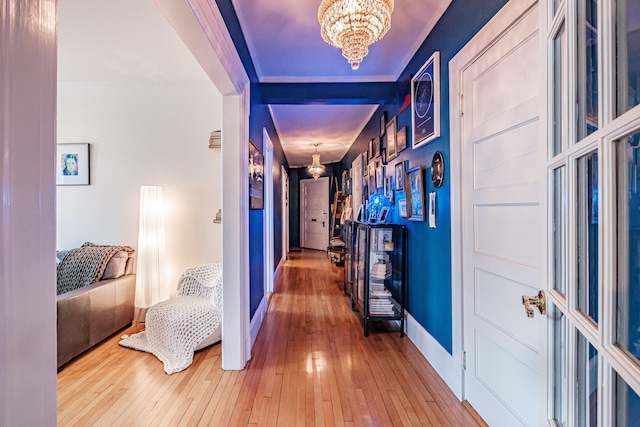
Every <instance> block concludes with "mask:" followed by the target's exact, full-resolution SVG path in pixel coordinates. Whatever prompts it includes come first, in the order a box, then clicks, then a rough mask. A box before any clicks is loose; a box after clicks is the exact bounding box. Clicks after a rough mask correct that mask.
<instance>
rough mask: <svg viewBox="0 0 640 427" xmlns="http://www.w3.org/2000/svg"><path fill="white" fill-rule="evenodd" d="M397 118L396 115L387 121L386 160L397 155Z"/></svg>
mask: <svg viewBox="0 0 640 427" xmlns="http://www.w3.org/2000/svg"><path fill="white" fill-rule="evenodd" d="M397 121H398V118H397V117H396V116H394V117H393V119H391V120H389V123H387V161H389V160H393V159H395V158H396V157H398V143H397V138H396V132H397V130H398V126H397Z"/></svg>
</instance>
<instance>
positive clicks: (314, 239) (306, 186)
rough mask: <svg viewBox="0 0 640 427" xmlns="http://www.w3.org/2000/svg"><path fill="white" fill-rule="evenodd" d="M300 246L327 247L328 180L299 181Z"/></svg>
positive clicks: (323, 248)
mask: <svg viewBox="0 0 640 427" xmlns="http://www.w3.org/2000/svg"><path fill="white" fill-rule="evenodd" d="M300 208H301V209H300V246H301V247H303V248H307V249H317V250H321V251H325V250H327V247H328V246H329V178H328V177H322V178H318V179H303V180H300Z"/></svg>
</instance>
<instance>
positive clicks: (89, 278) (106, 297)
mask: <svg viewBox="0 0 640 427" xmlns="http://www.w3.org/2000/svg"><path fill="white" fill-rule="evenodd" d="M85 245H87V246H85ZM82 248H101V249H86V250H83V249H81V248H76V249H72V250H70V251H59V253H58V261H59V263H58V278H57V279H58V280H57V283H58V296H57V338H58V369H61V368H62V367H63V366H64V365H65V364H66V363H67V362H69V361H70V360H71V359H73V358H74V357H76V356H78V355H80V354H81V353H83V352H85V351H86V350H88V349H90V348H91V347H93V346H94V345H96V344H98V343H99V342H101V341H103V340H104V339H105V338H107V337H109V336H111V335H113V334H114V333H116V332H117V331H119V330H120V329H122V328H125V327H127V326H130V325H131V323H132V321H133V313H134V296H135V283H136V276H135V274H133V252H134V251H133V249H132V248H130V247H126V246H124V247H123V246H109V245H95V244H91V243H85V244H84V245H83V246H82ZM86 252H90V253H91V254H92V255H91V256H90V257H89V258H91V259H93V258H95V262H94V264H96V265H95V266H94V265H90V266H89V267H87V265H88V264H91V261H89V262H87V261H86V259H87V256H86ZM78 260H79V261H78ZM65 274H66V276H67V277H65ZM69 277H70V278H69Z"/></svg>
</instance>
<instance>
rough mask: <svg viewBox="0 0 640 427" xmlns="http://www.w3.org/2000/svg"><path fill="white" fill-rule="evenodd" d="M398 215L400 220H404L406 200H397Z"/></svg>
mask: <svg viewBox="0 0 640 427" xmlns="http://www.w3.org/2000/svg"><path fill="white" fill-rule="evenodd" d="M398 214H399V215H400V217H402V218H406V217H407V216H408V215H407V199H399V200H398Z"/></svg>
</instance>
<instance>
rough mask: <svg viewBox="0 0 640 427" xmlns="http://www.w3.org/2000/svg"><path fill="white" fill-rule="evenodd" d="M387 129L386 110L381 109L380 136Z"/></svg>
mask: <svg viewBox="0 0 640 427" xmlns="http://www.w3.org/2000/svg"><path fill="white" fill-rule="evenodd" d="M386 129H387V112H386V111H383V112H382V114H381V115H380V136H383V135H384V133H385V130H386Z"/></svg>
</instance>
